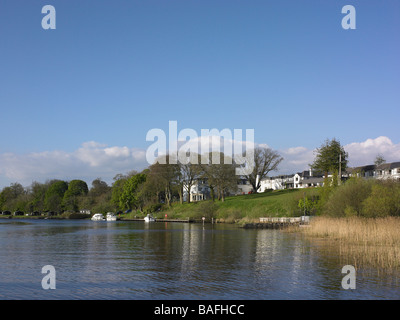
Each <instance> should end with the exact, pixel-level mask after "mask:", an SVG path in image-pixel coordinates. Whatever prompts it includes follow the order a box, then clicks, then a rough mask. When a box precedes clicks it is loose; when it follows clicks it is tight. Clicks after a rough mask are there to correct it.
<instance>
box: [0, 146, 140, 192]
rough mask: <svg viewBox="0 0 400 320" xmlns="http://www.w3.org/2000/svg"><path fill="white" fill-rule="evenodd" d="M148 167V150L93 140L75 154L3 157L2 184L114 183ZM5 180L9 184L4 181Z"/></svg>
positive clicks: (1, 156)
mask: <svg viewBox="0 0 400 320" xmlns="http://www.w3.org/2000/svg"><path fill="white" fill-rule="evenodd" d="M145 167H147V162H146V160H145V151H144V150H140V149H133V148H128V147H118V146H114V147H108V146H106V145H104V144H100V143H97V142H94V141H91V142H85V143H83V144H82V146H81V147H80V148H79V149H77V150H75V151H73V152H70V153H68V152H65V151H43V152H35V153H29V154H14V153H4V154H0V184H1V185H2V187H3V186H5V185H8V184H9V183H11V182H19V183H21V184H23V185H25V186H27V185H30V184H31V183H32V181H40V182H44V181H46V180H47V179H64V180H72V179H82V180H85V181H86V182H87V183H88V184H89V183H91V182H92V181H93V180H94V179H96V178H97V177H101V178H102V179H103V180H104V181H106V182H108V183H111V182H112V178H113V177H114V176H115V175H116V174H118V173H123V174H124V173H127V172H128V171H130V170H142V169H144V168H145ZM5 180H6V181H5Z"/></svg>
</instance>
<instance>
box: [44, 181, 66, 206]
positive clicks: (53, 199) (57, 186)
mask: <svg viewBox="0 0 400 320" xmlns="http://www.w3.org/2000/svg"><path fill="white" fill-rule="evenodd" d="M49 184H50V186H49V188H48V189H47V190H46V194H45V196H44V204H45V207H46V209H47V210H50V211H56V212H60V211H62V199H63V197H64V193H65V192H66V191H67V190H68V183H67V182H65V181H62V180H52V181H50V182H49Z"/></svg>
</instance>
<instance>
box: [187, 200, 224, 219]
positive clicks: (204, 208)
mask: <svg viewBox="0 0 400 320" xmlns="http://www.w3.org/2000/svg"><path fill="white" fill-rule="evenodd" d="M217 208H218V207H217V205H216V204H215V203H214V201H211V200H208V201H201V202H199V203H198V205H197V207H196V209H195V214H194V217H193V218H195V219H201V218H202V217H205V218H206V220H211V218H213V217H214V216H215V214H216V212H217Z"/></svg>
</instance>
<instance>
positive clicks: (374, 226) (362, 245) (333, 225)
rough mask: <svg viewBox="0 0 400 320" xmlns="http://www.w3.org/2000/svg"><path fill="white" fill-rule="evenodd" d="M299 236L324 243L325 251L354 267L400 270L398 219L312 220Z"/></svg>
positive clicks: (399, 223) (399, 225) (317, 218)
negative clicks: (322, 240)
mask: <svg viewBox="0 0 400 320" xmlns="http://www.w3.org/2000/svg"><path fill="white" fill-rule="evenodd" d="M301 232H302V233H303V234H304V235H306V236H308V237H310V238H314V239H325V240H327V241H324V243H325V244H326V246H325V245H324V249H325V250H330V252H331V254H338V256H339V258H340V259H341V260H342V261H345V262H346V263H348V264H352V265H354V266H355V267H359V266H372V267H375V268H378V269H379V270H380V271H386V272H391V271H394V270H400V218H397V217H385V218H357V217H351V218H327V217H316V218H315V219H313V220H312V222H311V224H310V227H308V228H301ZM328 247H329V249H328ZM333 252H334V253H333Z"/></svg>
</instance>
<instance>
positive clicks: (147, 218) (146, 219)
mask: <svg viewBox="0 0 400 320" xmlns="http://www.w3.org/2000/svg"><path fill="white" fill-rule="evenodd" d="M154 221H156V219H155V218H153V216H152V215H151V214H148V215H147V216H146V217H144V222H154Z"/></svg>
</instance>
